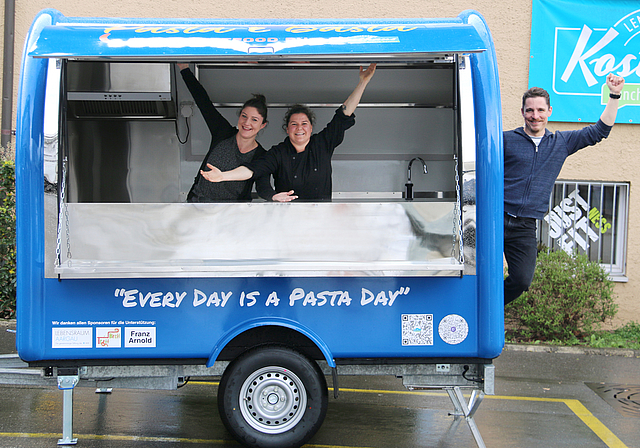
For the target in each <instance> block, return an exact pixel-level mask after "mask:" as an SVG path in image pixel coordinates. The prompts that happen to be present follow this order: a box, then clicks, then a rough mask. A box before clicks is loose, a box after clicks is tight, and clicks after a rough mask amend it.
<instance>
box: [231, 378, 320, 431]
mask: <svg viewBox="0 0 640 448" xmlns="http://www.w3.org/2000/svg"><path fill="white" fill-rule="evenodd" d="M240 401H241V402H240V410H241V412H242V415H243V417H244V418H245V420H246V421H247V423H249V425H251V427H253V428H254V429H256V430H258V431H260V432H263V433H268V434H280V433H283V432H285V431H288V430H289V429H291V428H292V427H294V426H295V425H296V424H297V423H298V422H299V421H300V420H301V419H302V417H303V416H304V412H305V408H306V405H307V393H306V390H305V388H304V384H303V383H302V381H301V380H300V379H299V378H298V377H297V376H296V375H295V374H294V373H293V372H291V371H289V370H288V369H285V368H283V367H278V366H269V367H263V368H261V369H259V370H257V371H255V372H254V373H253V374H252V375H250V376H249V377H247V379H246V381H245V382H244V383H243V384H242V388H241V389H240Z"/></svg>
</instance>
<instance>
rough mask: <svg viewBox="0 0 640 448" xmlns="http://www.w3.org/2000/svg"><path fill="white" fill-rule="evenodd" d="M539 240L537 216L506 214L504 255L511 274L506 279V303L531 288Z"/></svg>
mask: <svg viewBox="0 0 640 448" xmlns="http://www.w3.org/2000/svg"><path fill="white" fill-rule="evenodd" d="M537 255H538V242H537V240H536V220H535V218H516V217H515V216H511V215H509V214H507V213H505V214H504V256H505V258H506V260H507V265H508V269H509V276H508V277H507V278H506V279H505V281H504V304H505V305H506V304H508V303H510V302H513V301H514V300H516V299H517V298H518V297H520V294H522V293H523V292H524V291H526V290H527V289H529V285H531V281H532V280H533V273H534V271H535V269H536V257H537Z"/></svg>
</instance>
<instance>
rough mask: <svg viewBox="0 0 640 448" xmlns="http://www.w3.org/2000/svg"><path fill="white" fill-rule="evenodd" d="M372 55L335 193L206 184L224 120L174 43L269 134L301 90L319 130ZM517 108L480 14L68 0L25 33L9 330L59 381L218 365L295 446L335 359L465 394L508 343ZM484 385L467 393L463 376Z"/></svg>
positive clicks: (203, 372)
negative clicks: (98, 12)
mask: <svg viewBox="0 0 640 448" xmlns="http://www.w3.org/2000/svg"><path fill="white" fill-rule="evenodd" d="M371 62H375V63H377V71H376V74H375V77H374V78H373V79H372V81H371V82H370V84H369V86H368V87H367V90H366V92H365V94H364V96H363V98H362V101H361V103H360V106H359V107H358V109H357V111H356V124H355V126H354V127H353V128H352V129H350V130H349V131H347V133H346V136H345V139H344V141H343V143H342V144H341V145H340V146H339V147H338V148H337V149H336V151H335V154H334V156H333V159H332V170H333V174H332V181H333V193H332V200H330V201H305V202H297V201H293V202H291V203H277V202H271V201H264V200H261V199H259V198H258V197H257V196H256V195H255V193H254V197H255V198H254V200H253V201H250V202H246V201H245V202H218V203H190V202H187V201H186V196H187V194H188V192H189V189H190V187H191V184H192V181H193V178H194V176H195V175H196V174H197V173H198V170H199V167H200V164H201V162H202V159H203V157H204V155H205V154H206V152H207V150H208V148H209V142H210V138H211V135H210V133H209V130H208V129H207V126H206V123H205V121H204V119H203V117H202V114H201V112H200V110H199V109H198V107H196V106H195V104H194V98H193V97H192V96H191V94H190V93H189V90H188V88H187V87H186V86H185V84H184V82H183V80H182V79H181V77H180V73H179V68H178V67H177V63H188V64H190V67H191V69H192V71H193V73H194V74H195V76H196V78H197V79H198V81H199V82H200V84H202V86H203V87H204V88H205V89H206V91H207V92H208V94H209V96H210V98H211V101H212V102H213V104H214V105H215V107H216V108H217V110H218V111H219V112H220V113H221V114H222V115H223V116H225V117H226V118H227V119H228V120H229V121H230V122H231V123H235V120H237V119H236V118H235V114H236V111H237V110H238V108H239V106H241V104H242V101H243V100H244V99H246V98H248V97H249V95H250V94H251V93H253V92H255V91H259V92H261V93H263V94H264V95H265V96H266V98H267V101H268V105H269V121H270V122H271V123H275V124H272V125H270V126H268V127H267V128H266V129H265V130H264V131H263V133H261V134H260V135H259V137H258V140H259V141H260V142H261V143H262V145H263V146H264V147H265V148H269V147H270V146H271V145H273V144H276V143H278V142H280V141H281V140H282V139H283V138H284V135H283V134H282V131H281V130H280V129H279V125H278V122H280V121H281V120H282V117H283V116H284V113H285V111H286V109H287V107H288V106H289V105H290V104H292V103H302V104H305V105H308V106H310V107H312V108H313V109H314V111H315V113H316V115H317V122H318V123H320V124H319V125H318V130H320V129H321V127H322V126H323V123H326V122H328V121H329V119H330V118H331V116H332V114H333V112H334V111H335V110H336V108H338V107H339V106H340V104H341V102H342V101H343V100H344V98H346V97H347V95H348V94H349V93H350V92H351V88H352V86H353V85H355V83H356V81H357V79H358V78H357V73H358V67H359V66H363V65H365V66H366V65H368V64H369V63H371ZM502 177H503V168H502V124H501V106H500V92H499V82H498V70H497V65H496V55H495V50H494V46H493V42H492V39H491V35H490V32H489V30H488V28H487V26H486V23H485V21H484V19H483V18H482V16H481V15H480V14H478V13H477V12H475V11H464V12H462V13H461V14H460V15H459V16H458V17H454V18H450V19H367V20H364V19H362V20H360V19H359V20H230V19H227V20H219V19H123V18H87V17H65V16H64V15H62V14H61V13H60V12H58V11H55V10H51V9H48V10H44V11H42V12H41V13H40V14H39V15H38V16H37V17H36V18H35V20H34V22H33V25H32V27H31V29H30V31H29V34H28V36H27V40H26V44H25V49H24V56H23V61H22V72H21V81H20V90H19V97H18V117H17V130H16V188H17V246H18V251H17V254H18V261H17V263H18V266H17V273H18V278H17V281H18V298H17V301H18V303H17V312H18V316H17V350H18V354H19V357H20V358H21V360H22V361H24V362H25V363H26V364H27V365H28V366H29V368H32V369H34V368H36V369H41V370H42V372H43V378H44V380H50V381H54V382H56V383H55V384H57V385H58V387H59V388H60V389H62V390H64V394H65V395H64V398H65V410H64V412H65V415H64V422H63V427H64V428H63V438H62V439H61V440H60V441H59V443H60V444H72V443H75V441H76V439H74V438H72V434H71V431H72V428H71V412H72V401H71V399H70V397H71V393H72V391H73V388H74V387H75V386H77V385H80V386H81V385H83V384H84V383H85V382H86V380H91V382H90V384H91V385H92V387H95V386H96V384H98V385H99V386H100V385H102V386H104V387H110V386H115V387H125V388H126V387H146V388H169V389H170V388H175V387H177V386H179V385H181V384H182V383H184V382H185V381H186V380H187V379H188V377H192V376H220V377H221V380H220V385H219V391H218V408H219V411H220V417H221V419H222V421H223V422H224V424H225V426H226V427H227V428H228V429H229V431H230V432H231V434H232V435H233V436H234V437H236V438H237V440H238V441H240V442H241V443H243V444H245V445H247V446H255V447H280V448H281V447H295V446H300V445H302V444H304V443H305V442H306V441H308V440H309V438H310V437H312V436H313V434H314V433H315V432H316V431H317V429H318V428H319V427H320V425H321V423H322V420H323V418H324V415H325V413H326V411H327V406H328V387H327V379H331V381H332V383H331V384H332V385H333V389H334V393H336V396H337V391H338V390H339V376H340V375H374V374H375V375H379V374H386V375H395V376H397V377H401V378H402V380H403V383H404V385H405V386H406V387H408V388H412V389H414V388H441V389H445V390H447V392H449V396H450V397H451V400H452V402H453V404H454V407H455V408H456V411H458V413H459V415H462V416H463V417H466V418H467V421H468V422H469V425H470V427H471V429H472V432H473V434H474V436H475V439H476V442H477V443H478V445H479V446H484V445H483V442H482V439H481V437H480V434H479V432H478V430H477V428H476V427H475V423H474V422H473V413H474V412H475V410H476V409H477V406H478V405H479V403H480V401H481V399H482V396H483V395H484V394H485V393H489V394H491V393H493V375H494V374H493V365H492V359H494V358H496V357H497V356H498V355H499V354H500V353H501V350H502V348H503V345H504V330H503V326H504V324H503V292H502V278H503V260H502V210H503V194H502V188H503V182H502ZM464 389H469V390H471V391H472V392H473V394H472V398H471V400H470V401H469V403H468V404H467V402H466V400H465V399H464V398H463V395H462V390H464Z"/></svg>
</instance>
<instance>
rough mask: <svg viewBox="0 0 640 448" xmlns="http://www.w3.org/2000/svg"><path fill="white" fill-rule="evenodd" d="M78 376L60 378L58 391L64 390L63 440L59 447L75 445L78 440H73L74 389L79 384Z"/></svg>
mask: <svg viewBox="0 0 640 448" xmlns="http://www.w3.org/2000/svg"><path fill="white" fill-rule="evenodd" d="M79 379H80V378H79V377H78V375H74V376H59V377H58V389H60V390H62V392H63V394H64V395H63V398H62V439H58V445H75V444H76V443H78V439H74V438H73V388H74V387H75V386H76V384H78V381H79Z"/></svg>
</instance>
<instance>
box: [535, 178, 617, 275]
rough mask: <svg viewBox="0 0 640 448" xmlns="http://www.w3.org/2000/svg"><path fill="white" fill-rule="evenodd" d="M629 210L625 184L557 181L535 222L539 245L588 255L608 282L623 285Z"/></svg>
mask: <svg viewBox="0 0 640 448" xmlns="http://www.w3.org/2000/svg"><path fill="white" fill-rule="evenodd" d="M628 211H629V184H628V183H623V182H589V181H567V180H558V181H556V184H555V187H554V188H553V191H552V193H551V197H550V198H549V211H548V212H547V214H546V215H545V216H544V219H543V220H541V221H538V242H539V243H540V244H543V245H545V246H547V247H549V248H551V249H553V250H556V249H563V250H565V251H567V252H569V253H574V252H576V251H577V252H579V253H583V254H587V255H588V257H589V259H590V260H592V261H598V262H599V263H600V264H601V265H602V267H603V268H604V269H606V270H607V272H609V277H610V278H611V280H613V281H619V282H626V281H627V277H626V261H627V252H626V251H627V217H628Z"/></svg>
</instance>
